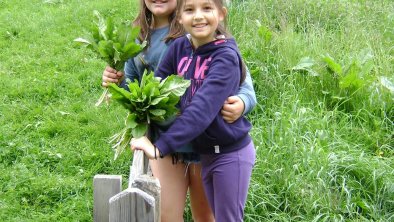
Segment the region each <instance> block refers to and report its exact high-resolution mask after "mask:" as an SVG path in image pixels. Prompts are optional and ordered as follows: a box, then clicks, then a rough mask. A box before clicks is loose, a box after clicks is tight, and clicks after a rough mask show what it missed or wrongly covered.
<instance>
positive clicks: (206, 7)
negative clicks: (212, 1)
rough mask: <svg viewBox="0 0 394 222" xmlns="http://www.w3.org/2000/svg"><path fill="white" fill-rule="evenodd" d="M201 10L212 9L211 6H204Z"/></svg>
mask: <svg viewBox="0 0 394 222" xmlns="http://www.w3.org/2000/svg"><path fill="white" fill-rule="evenodd" d="M203 10H204V11H211V10H212V6H204V8H203Z"/></svg>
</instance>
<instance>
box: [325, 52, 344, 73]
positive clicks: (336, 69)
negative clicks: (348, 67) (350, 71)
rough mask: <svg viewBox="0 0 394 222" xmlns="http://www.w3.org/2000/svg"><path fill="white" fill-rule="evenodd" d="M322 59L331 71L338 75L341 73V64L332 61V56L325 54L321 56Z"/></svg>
mask: <svg viewBox="0 0 394 222" xmlns="http://www.w3.org/2000/svg"><path fill="white" fill-rule="evenodd" d="M323 61H324V62H325V63H326V64H327V67H328V69H329V70H331V71H332V72H334V73H336V74H338V75H340V76H341V75H342V74H343V73H342V66H341V65H340V64H338V63H336V62H335V61H334V59H333V58H331V57H330V56H325V57H323Z"/></svg>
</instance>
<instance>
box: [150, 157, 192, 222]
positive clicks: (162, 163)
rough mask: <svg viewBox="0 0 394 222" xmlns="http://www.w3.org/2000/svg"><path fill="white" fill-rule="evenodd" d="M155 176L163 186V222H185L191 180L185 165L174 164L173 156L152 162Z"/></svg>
mask: <svg viewBox="0 0 394 222" xmlns="http://www.w3.org/2000/svg"><path fill="white" fill-rule="evenodd" d="M149 163H150V166H151V168H152V173H153V176H155V177H156V178H158V179H159V181H160V186H161V222H183V212H184V210H185V202H186V194H187V188H188V185H189V178H188V177H185V164H183V163H178V164H172V157H171V155H168V156H165V157H164V158H158V159H157V160H150V161H149Z"/></svg>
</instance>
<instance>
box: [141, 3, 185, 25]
mask: <svg viewBox="0 0 394 222" xmlns="http://www.w3.org/2000/svg"><path fill="white" fill-rule="evenodd" d="M176 4H177V3H176V0H145V5H146V7H147V8H148V9H149V11H151V12H152V14H153V16H154V20H155V24H154V26H155V28H159V27H163V26H165V25H168V24H169V17H170V15H171V14H172V13H173V12H174V11H175V9H176Z"/></svg>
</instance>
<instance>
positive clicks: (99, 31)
mask: <svg viewBox="0 0 394 222" xmlns="http://www.w3.org/2000/svg"><path fill="white" fill-rule="evenodd" d="M93 14H94V16H95V17H96V20H97V21H96V22H95V24H94V25H93V26H92V28H91V35H90V36H88V37H86V38H77V39H75V40H74V41H75V42H78V43H80V44H83V45H86V46H87V47H88V48H90V49H91V50H93V52H95V53H96V54H97V55H98V56H99V57H100V58H101V59H102V60H104V61H105V62H106V63H107V64H108V65H109V66H110V67H112V68H114V69H116V70H118V71H122V70H123V68H124V65H125V62H126V61H127V60H128V59H130V58H133V57H135V56H137V55H138V53H140V52H141V51H142V50H143V48H144V47H145V45H146V44H145V42H143V43H142V44H138V43H137V42H136V38H137V37H138V34H139V32H140V28H139V27H132V26H131V24H120V25H115V24H114V23H113V21H112V19H111V18H110V17H108V18H104V17H103V16H101V14H100V13H99V12H98V11H94V12H93ZM107 93H108V90H107V89H106V90H105V92H104V93H103V95H102V96H101V97H100V99H99V101H98V102H97V103H96V105H100V104H101V102H102V101H103V100H104V98H106V97H107Z"/></svg>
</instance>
